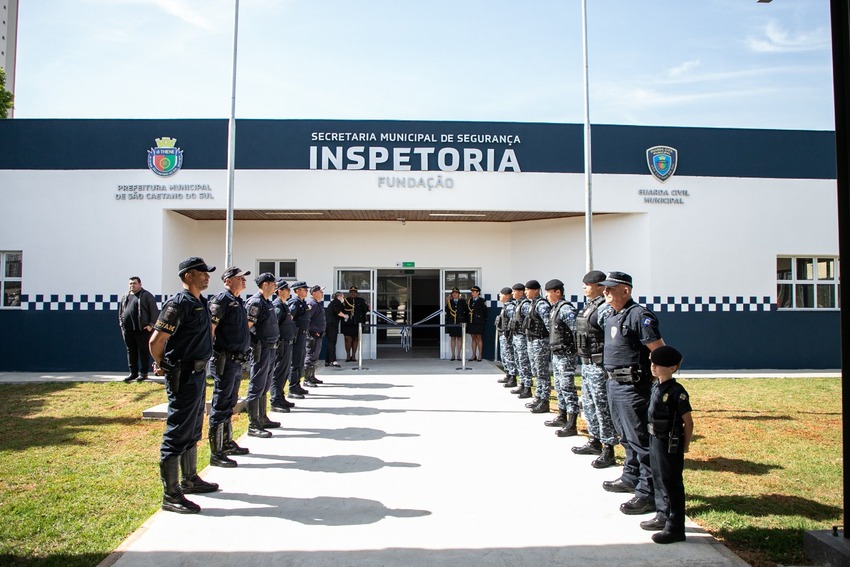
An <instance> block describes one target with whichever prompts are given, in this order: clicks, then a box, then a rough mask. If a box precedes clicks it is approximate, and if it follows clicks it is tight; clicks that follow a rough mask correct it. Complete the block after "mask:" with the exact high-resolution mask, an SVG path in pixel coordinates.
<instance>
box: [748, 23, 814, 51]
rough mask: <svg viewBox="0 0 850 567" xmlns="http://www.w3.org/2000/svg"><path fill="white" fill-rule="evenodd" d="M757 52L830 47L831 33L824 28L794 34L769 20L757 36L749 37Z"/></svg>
mask: <svg viewBox="0 0 850 567" xmlns="http://www.w3.org/2000/svg"><path fill="white" fill-rule="evenodd" d="M747 46H748V47H749V48H750V49H751V50H752V51H755V52H756V53H793V52H800V51H817V50H822V49H829V46H830V35H829V31H828V30H826V29H824V28H817V29H815V30H813V31H808V32H798V33H796V34H793V33H791V32H789V31H788V30H786V29H784V28H782V27H781V26H780V25H779V24H777V23H776V22H773V21H771V22H768V23H767V25H765V26H764V28H763V29H762V30H761V31H760V32H759V34H758V35H757V36H750V37H748V38H747Z"/></svg>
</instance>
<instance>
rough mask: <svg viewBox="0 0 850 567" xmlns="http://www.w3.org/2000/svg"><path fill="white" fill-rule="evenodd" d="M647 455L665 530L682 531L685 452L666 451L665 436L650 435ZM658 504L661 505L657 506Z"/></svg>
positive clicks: (683, 525) (656, 503) (683, 520)
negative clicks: (665, 522) (662, 437)
mask: <svg viewBox="0 0 850 567" xmlns="http://www.w3.org/2000/svg"><path fill="white" fill-rule="evenodd" d="M649 458H650V462H651V464H652V480H653V482H654V483H655V508H656V509H657V510H658V512H660V513H662V514H664V515H665V516H666V517H667V525H666V526H665V527H664V529H665V530H667V531H668V532H673V533H677V534H683V533H685V483H684V482H683V481H682V472H683V471H684V469H685V454H684V453H673V454H670V453H668V452H667V439H666V438H665V439H661V438H658V437H656V436H655V435H651V436H650V438H649ZM659 504H660V505H659Z"/></svg>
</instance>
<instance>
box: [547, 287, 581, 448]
mask: <svg viewBox="0 0 850 567" xmlns="http://www.w3.org/2000/svg"><path fill="white" fill-rule="evenodd" d="M544 289H545V290H546V300H547V301H548V302H549V303H550V304H551V306H552V308H551V309H550V318H549V350H550V351H552V372H553V374H554V375H555V391H556V392H557V394H558V417H556V418H555V419H550V420H549V421H546V422H544V425H546V426H547V427H560V428H561V429H559V430H558V431H556V433H558V434H559V435H558V436H559V437H572V436H573V435H576V434H578V430H577V429H576V418H577V417H578V412H579V406H578V391H577V390H576V364H575V357H576V346H575V336H574V334H573V333H575V330H576V308H575V307H574V306H573V304H572V303H570V302H569V301H567V300H566V299H564V293H565V292H564V282H562V281H561V280H558V279H554V280H549V281H548V282H546V285H545V286H544Z"/></svg>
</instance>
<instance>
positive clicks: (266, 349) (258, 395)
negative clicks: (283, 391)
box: [245, 272, 280, 438]
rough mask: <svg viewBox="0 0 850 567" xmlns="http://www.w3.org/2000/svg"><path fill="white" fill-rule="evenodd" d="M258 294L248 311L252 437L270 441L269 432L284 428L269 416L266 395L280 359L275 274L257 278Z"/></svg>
mask: <svg viewBox="0 0 850 567" xmlns="http://www.w3.org/2000/svg"><path fill="white" fill-rule="evenodd" d="M254 282H255V283H256V284H257V287H258V288H260V289H259V290H258V291H257V293H255V294H254V295H252V296H251V298H250V299H248V301H247V302H246V303H245V309H246V310H247V311H248V328H249V329H251V379H250V381H249V382H248V395H247V396H246V398H245V403H246V405H247V406H248V435H250V436H251V437H261V438H268V437H271V436H272V434H271V432H270V431H266V430H267V429H274V428H276V427H280V423H279V422H277V421H272V420H270V419H269V417H268V415H267V414H266V411H267V407H266V396H267V394H268V391H269V388H271V384H272V369H273V367H274V361H275V357H276V356H277V346H278V345H277V343H278V341H279V340H280V329H279V328H278V325H277V316H276V315H275V312H274V306H273V305H272V302H271V297H272V295H274V293H275V289H276V288H277V285H276V283H275V277H274V274H272V273H270V272H265V273H262V274H260V275H259V276H257V277H256V278H255V279H254Z"/></svg>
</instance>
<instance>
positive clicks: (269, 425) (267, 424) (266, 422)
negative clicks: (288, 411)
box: [260, 394, 280, 429]
mask: <svg viewBox="0 0 850 567" xmlns="http://www.w3.org/2000/svg"><path fill="white" fill-rule="evenodd" d="M267 398H268V396H267V395H265V394H263V395H262V396H260V423H262V424H263V429H277V428H278V427H280V422H279V421H272V420H270V419H269V416H268V414H267V411H268V408H267V406H268V404H267V402H266V400H267Z"/></svg>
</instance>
